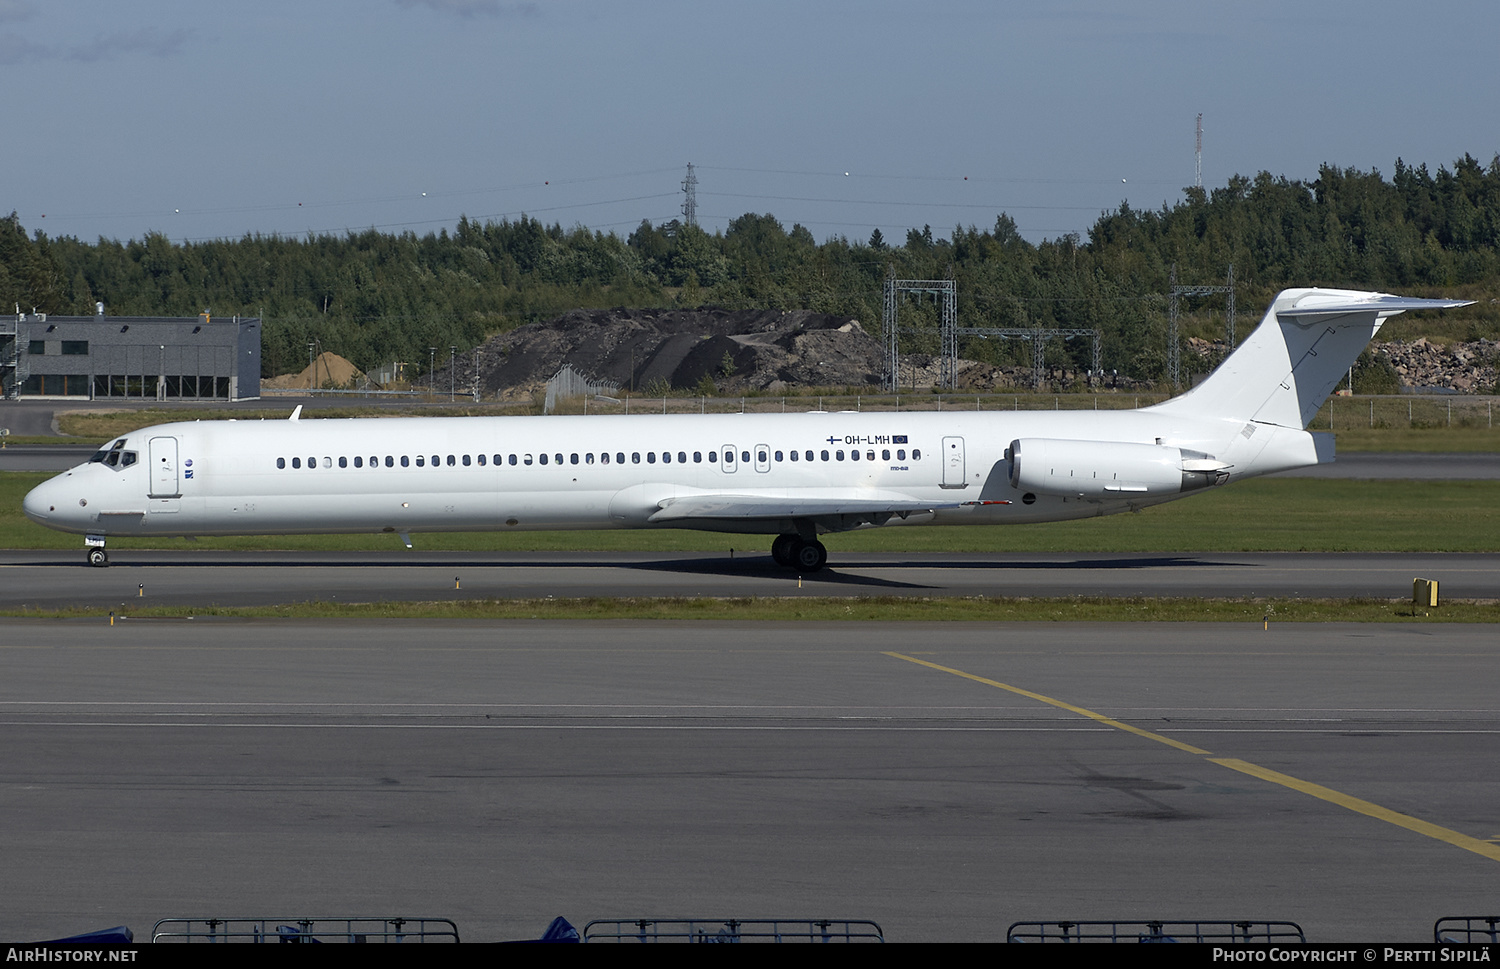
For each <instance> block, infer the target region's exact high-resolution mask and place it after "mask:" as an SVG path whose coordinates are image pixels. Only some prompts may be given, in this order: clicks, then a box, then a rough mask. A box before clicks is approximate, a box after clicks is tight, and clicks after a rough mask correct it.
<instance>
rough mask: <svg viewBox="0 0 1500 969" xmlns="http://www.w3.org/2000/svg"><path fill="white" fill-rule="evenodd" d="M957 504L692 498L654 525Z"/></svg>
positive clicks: (662, 513) (666, 504) (663, 509)
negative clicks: (696, 519) (689, 520)
mask: <svg viewBox="0 0 1500 969" xmlns="http://www.w3.org/2000/svg"><path fill="white" fill-rule="evenodd" d="M960 504H961V502H956V501H949V502H943V501H921V500H918V499H915V498H909V497H907V496H905V495H900V496H889V497H886V496H877V497H871V498H773V497H768V496H765V495H689V496H687V497H683V498H666V499H663V501H662V502H661V506H660V508H659V510H658V511H657V512H656V513H655V514H653V515H652V516H651V517H650V518H648V519H646V520H647V521H650V522H667V521H681V520H684V519H694V518H698V519H705V518H716V519H719V520H725V519H730V520H739V521H752V520H757V519H762V520H763V519H776V518H825V517H829V516H840V515H886V516H890V515H900V516H901V517H903V518H904V517H905V516H907V515H910V514H916V513H920V512H930V511H937V510H938V509H940V508H957V507H959V505H960Z"/></svg>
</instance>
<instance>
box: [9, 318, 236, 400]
mask: <svg viewBox="0 0 1500 969" xmlns="http://www.w3.org/2000/svg"><path fill="white" fill-rule="evenodd" d="M0 396H3V397H6V398H16V397H87V398H90V399H92V400H106V399H110V398H124V397H129V398H135V399H143V398H144V399H146V400H196V399H206V400H246V399H250V398H256V397H259V396H260V319H259V318H258V317H217V318H216V317H211V316H210V315H209V314H208V313H204V314H203V315H202V316H197V317H163V316H105V315H104V306H103V304H100V306H99V313H98V314H97V315H95V316H55V315H54V316H49V315H47V314H45V313H32V314H26V313H21V314H19V315H15V316H8V317H5V318H3V319H0Z"/></svg>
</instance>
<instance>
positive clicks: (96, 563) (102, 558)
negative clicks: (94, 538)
mask: <svg viewBox="0 0 1500 969" xmlns="http://www.w3.org/2000/svg"><path fill="white" fill-rule="evenodd" d="M88 556H89V564H90V565H92V566H93V567H94V568H96V569H102V568H104V567H105V566H106V565H108V564H109V553H107V552H105V551H104V549H102V548H91V549H89V552H88Z"/></svg>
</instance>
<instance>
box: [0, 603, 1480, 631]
mask: <svg viewBox="0 0 1500 969" xmlns="http://www.w3.org/2000/svg"><path fill="white" fill-rule="evenodd" d="M0 615H3V616H8V617H16V618H31V619H96V620H98V621H101V622H102V621H107V620H108V619H109V616H110V612H109V611H108V610H103V609H96V608H72V609H9V610H4V611H0ZM186 618H226V619H482V620H507V619H510V620H515V619H521V620H525V619H563V620H580V619H596V620H658V621H710V620H727V621H757V622H759V621H775V622H1239V623H1266V624H1267V625H1274V624H1276V623H1283V622H1304V623H1306V622H1369V623H1374V622H1383V623H1389V622H1395V623H1433V622H1442V623H1454V622H1457V623H1494V622H1500V601H1497V600H1456V599H1455V600H1451V601H1449V602H1446V603H1444V604H1443V605H1442V606H1440V607H1438V608H1436V609H1427V610H1418V611H1416V612H1415V614H1414V613H1413V610H1412V606H1411V603H1410V602H1409V601H1405V600H1393V599H1189V598H1182V599H1177V598H1146V597H1141V598H1103V597H1067V598H1056V599H1050V598H1049V599H1044V598H989V597H980V596H974V597H951V598H936V597H905V596H872V597H862V598H853V599H850V598H832V597H827V596H808V597H806V598H799V597H796V596H752V597H744V598H716V597H701V598H625V599H613V598H607V597H595V598H579V599H558V598H547V599H455V600H453V601H451V602H435V601H426V602H328V601H308V602H294V603H286V604H282V605H274V606H213V605H210V606H205V607H193V606H142V607H140V608H129V609H125V608H122V609H121V610H119V612H118V613H117V614H115V619H116V621H122V622H123V621H128V620H130V619H186Z"/></svg>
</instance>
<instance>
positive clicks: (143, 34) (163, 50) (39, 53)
mask: <svg viewBox="0 0 1500 969" xmlns="http://www.w3.org/2000/svg"><path fill="white" fill-rule="evenodd" d="M5 2H7V0H0V4H3V3H5ZM190 36H191V32H190V31H187V30H183V29H178V30H173V31H169V32H167V33H162V32H161V31H157V30H152V29H150V28H143V29H141V30H121V31H116V32H114V33H112V34H100V35H99V36H98V37H95V38H94V39H93V40H91V41H88V42H87V43H83V44H72V45H69V46H66V47H63V46H51V45H47V44H41V43H37V42H35V41H32V40H28V39H27V38H25V37H22V36H21V35H19V34H12V33H5V34H0V64H20V63H23V62H25V61H72V62H74V63H80V64H92V63H96V62H98V61H107V60H113V59H114V58H116V57H124V56H128V55H131V54H145V55H147V56H149V57H171V56H172V55H174V54H176V53H177V52H178V51H179V50H181V49H182V45H183V44H185V43H186V42H187V39H188V37H190Z"/></svg>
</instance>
